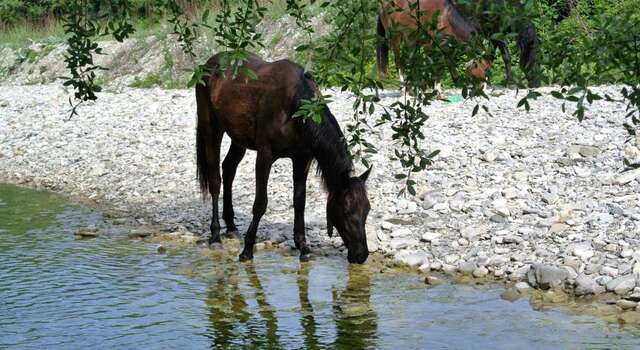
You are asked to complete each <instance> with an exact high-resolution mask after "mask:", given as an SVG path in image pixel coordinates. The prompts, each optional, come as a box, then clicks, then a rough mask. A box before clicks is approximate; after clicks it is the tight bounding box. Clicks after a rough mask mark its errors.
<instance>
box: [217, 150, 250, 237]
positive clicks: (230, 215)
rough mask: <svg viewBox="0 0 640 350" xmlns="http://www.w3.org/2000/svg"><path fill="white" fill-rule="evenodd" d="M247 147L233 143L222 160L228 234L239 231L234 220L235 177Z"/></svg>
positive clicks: (224, 211)
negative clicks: (233, 190) (233, 189)
mask: <svg viewBox="0 0 640 350" xmlns="http://www.w3.org/2000/svg"><path fill="white" fill-rule="evenodd" d="M246 150H247V149H246V148H243V147H241V146H238V145H237V144H235V143H231V147H229V152H228V153H227V156H226V157H224V161H223V162H222V183H223V191H224V192H223V201H224V202H223V207H222V218H223V219H224V222H225V223H226V225H227V235H235V234H236V233H237V232H238V229H237V227H236V224H235V222H234V220H233V219H234V212H233V192H232V188H233V179H234V178H235V176H236V169H238V164H240V161H241V160H242V158H243V157H244V154H245V152H246Z"/></svg>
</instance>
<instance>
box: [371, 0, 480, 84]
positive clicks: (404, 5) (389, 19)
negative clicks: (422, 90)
mask: <svg viewBox="0 0 640 350" xmlns="http://www.w3.org/2000/svg"><path fill="white" fill-rule="evenodd" d="M416 5H417V8H415V7H414V6H416ZM418 12H419V14H420V16H419V18H418ZM434 16H437V30H438V31H439V32H440V33H442V34H445V35H446V36H448V37H451V38H453V39H455V40H457V41H460V42H465V41H469V40H471V38H472V37H473V36H475V35H477V33H478V32H477V30H476V28H475V27H474V26H473V24H471V22H469V21H467V20H466V19H465V18H464V17H463V16H462V15H461V14H460V12H459V11H458V10H457V9H456V7H455V6H454V5H453V4H452V3H451V1H450V0H393V1H389V2H387V3H385V4H384V6H383V7H382V9H381V10H380V12H379V13H378V29H377V32H378V35H379V36H380V38H379V39H380V41H379V44H378V48H377V55H376V58H377V65H378V73H379V74H381V75H386V74H387V72H388V63H389V43H388V42H390V44H391V48H392V49H393V53H394V56H395V63H396V67H397V68H398V70H399V71H400V80H404V78H403V67H404V65H403V64H402V61H401V59H400V44H401V43H402V42H404V43H405V45H416V43H414V42H413V40H412V39H411V35H412V34H413V33H415V32H416V31H417V30H419V29H420V28H423V29H426V28H429V27H430V23H431V21H432V19H434ZM387 32H389V34H390V35H389V39H387V37H386V35H387ZM427 32H428V34H429V36H431V37H435V33H433V31H432V30H430V29H427ZM490 67H491V62H490V61H489V60H487V59H484V58H483V59H480V60H478V61H476V62H472V63H471V65H470V66H468V67H467V69H468V73H469V74H470V75H472V76H474V77H476V78H478V79H485V76H486V71H487V70H488V69H489V68H490ZM451 74H452V76H453V78H454V79H457V74H456V73H455V70H453V69H452V70H451Z"/></svg>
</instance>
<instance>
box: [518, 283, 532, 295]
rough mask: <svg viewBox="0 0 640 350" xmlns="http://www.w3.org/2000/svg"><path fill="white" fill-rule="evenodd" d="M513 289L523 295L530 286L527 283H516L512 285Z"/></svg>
mask: <svg viewBox="0 0 640 350" xmlns="http://www.w3.org/2000/svg"><path fill="white" fill-rule="evenodd" d="M514 287H515V289H516V290H517V291H518V292H520V293H523V292H525V291H527V290H529V289H531V286H530V285H529V283H527V282H518V283H516V284H515V285H514Z"/></svg>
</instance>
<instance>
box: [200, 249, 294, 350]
mask: <svg viewBox="0 0 640 350" xmlns="http://www.w3.org/2000/svg"><path fill="white" fill-rule="evenodd" d="M244 270H245V273H246V276H247V279H248V281H249V284H250V285H251V287H252V288H253V289H254V290H255V299H256V302H257V304H258V314H259V315H260V317H261V318H262V320H263V321H264V323H262V322H259V321H257V320H256V319H255V318H254V317H253V316H254V315H252V313H251V312H250V311H249V310H248V308H249V304H248V303H247V300H246V299H245V296H244V295H243V294H242V292H241V291H240V287H239V283H240V273H239V268H238V265H237V264H235V263H233V262H231V261H229V262H228V264H227V268H225V269H224V271H222V273H221V274H220V275H219V276H218V277H217V278H216V281H215V283H212V284H211V285H210V286H209V293H208V297H207V304H208V307H209V310H210V312H209V322H210V324H211V330H210V331H211V334H209V337H210V338H211V340H212V346H211V347H212V348H214V349H227V348H244V347H246V346H251V347H255V348H268V349H279V348H282V347H281V346H280V344H279V339H278V334H277V332H278V321H277V319H276V315H275V311H274V310H273V307H272V306H271V305H270V304H269V303H268V302H267V298H266V295H265V293H264V289H263V288H262V284H261V283H260V280H259V279H258V275H257V274H256V270H255V267H254V266H253V264H247V265H245V266H244Z"/></svg>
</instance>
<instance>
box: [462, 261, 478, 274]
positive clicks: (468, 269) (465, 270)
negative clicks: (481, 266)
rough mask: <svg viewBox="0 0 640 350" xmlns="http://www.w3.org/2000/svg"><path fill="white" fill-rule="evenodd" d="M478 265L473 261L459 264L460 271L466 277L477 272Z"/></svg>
mask: <svg viewBox="0 0 640 350" xmlns="http://www.w3.org/2000/svg"><path fill="white" fill-rule="evenodd" d="M475 269H476V264H475V263H473V262H471V261H463V262H461V263H459V264H458V271H460V273H462V274H465V275H470V274H472V273H473V271H475Z"/></svg>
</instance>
